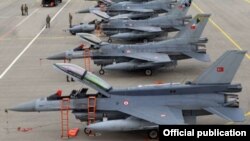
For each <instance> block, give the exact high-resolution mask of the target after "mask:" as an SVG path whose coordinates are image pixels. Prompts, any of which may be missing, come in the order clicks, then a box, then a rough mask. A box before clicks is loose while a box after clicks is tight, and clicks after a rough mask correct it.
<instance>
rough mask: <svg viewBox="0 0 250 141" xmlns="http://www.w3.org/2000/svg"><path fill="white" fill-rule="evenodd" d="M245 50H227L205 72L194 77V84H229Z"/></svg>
mask: <svg viewBox="0 0 250 141" xmlns="http://www.w3.org/2000/svg"><path fill="white" fill-rule="evenodd" d="M245 53H246V51H237V50H232V51H227V52H225V53H224V54H223V55H222V56H221V57H220V58H219V59H217V60H216V61H215V62H214V63H213V64H212V65H211V66H210V67H209V68H208V69H207V70H206V71H205V72H203V73H202V74H201V75H200V76H199V77H198V78H196V79H195V80H194V81H193V83H194V84H229V83H231V81H232V80H233V78H234V75H235V73H236V71H237V70H238V68H239V66H240V63H241V61H242V59H243V58H244V55H245Z"/></svg>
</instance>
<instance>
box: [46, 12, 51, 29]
mask: <svg viewBox="0 0 250 141" xmlns="http://www.w3.org/2000/svg"><path fill="white" fill-rule="evenodd" d="M46 28H50V16H49V15H48V16H47V18H46Z"/></svg>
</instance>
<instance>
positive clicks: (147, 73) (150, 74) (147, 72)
mask: <svg viewBox="0 0 250 141" xmlns="http://www.w3.org/2000/svg"><path fill="white" fill-rule="evenodd" d="M144 74H145V75H146V76H152V74H153V71H152V70H151V69H146V70H145V72H144Z"/></svg>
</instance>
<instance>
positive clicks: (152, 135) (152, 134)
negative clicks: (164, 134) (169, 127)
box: [148, 130, 159, 139]
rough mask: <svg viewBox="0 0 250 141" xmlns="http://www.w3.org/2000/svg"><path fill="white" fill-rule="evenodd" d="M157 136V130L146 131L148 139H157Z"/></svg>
mask: <svg viewBox="0 0 250 141" xmlns="http://www.w3.org/2000/svg"><path fill="white" fill-rule="evenodd" d="M158 136H159V134H158V131H157V130H151V131H149V132H148V137H149V138H150V139H157V138H158Z"/></svg>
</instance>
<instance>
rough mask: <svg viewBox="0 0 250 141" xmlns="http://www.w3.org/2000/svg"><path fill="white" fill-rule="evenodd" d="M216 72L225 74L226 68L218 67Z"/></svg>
mask: <svg viewBox="0 0 250 141" xmlns="http://www.w3.org/2000/svg"><path fill="white" fill-rule="evenodd" d="M216 71H217V72H224V67H217V69H216Z"/></svg>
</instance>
